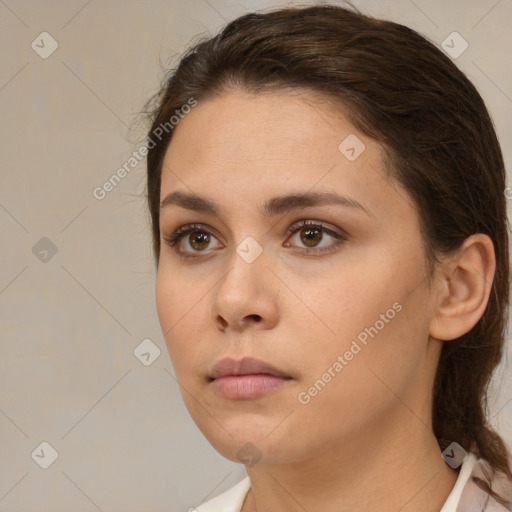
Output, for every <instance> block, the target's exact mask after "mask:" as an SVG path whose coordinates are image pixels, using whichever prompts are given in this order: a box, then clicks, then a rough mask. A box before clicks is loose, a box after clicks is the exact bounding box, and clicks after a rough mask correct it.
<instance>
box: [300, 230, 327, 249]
mask: <svg viewBox="0 0 512 512" xmlns="http://www.w3.org/2000/svg"><path fill="white" fill-rule="evenodd" d="M322 237H323V232H322V230H321V229H318V228H317V227H314V228H309V227H308V228H304V229H301V231H300V239H301V240H302V242H303V243H304V244H305V245H307V246H308V247H315V246H316V244H319V243H320V242H321V241H322Z"/></svg>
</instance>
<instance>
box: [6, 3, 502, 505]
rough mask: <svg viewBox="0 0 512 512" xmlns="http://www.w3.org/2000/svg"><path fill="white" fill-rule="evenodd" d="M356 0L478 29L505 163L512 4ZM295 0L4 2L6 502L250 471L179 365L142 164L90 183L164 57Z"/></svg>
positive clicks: (229, 481) (167, 500)
mask: <svg viewBox="0 0 512 512" xmlns="http://www.w3.org/2000/svg"><path fill="white" fill-rule="evenodd" d="M290 3H297V2H290ZM354 3H355V4H356V5H357V6H358V7H360V8H361V9H362V10H363V11H365V12H368V13H369V14H373V15H376V16H382V17H386V18H388V19H392V20H395V21H398V22H401V23H404V24H406V25H409V26H411V27H412V28H415V29H416V30H418V31H419V32H421V33H423V34H425V35H427V36H428V37H430V38H431V39H432V40H433V41H434V42H436V43H437V44H438V45H440V46H441V45H442V42H443V41H444V40H445V39H446V38H447V37H448V36H449V35H450V34H451V33H452V32H454V31H457V32H458V33H459V34H460V35H461V36H462V38H463V39H464V40H465V41H467V43H468V44H469V46H468V48H467V50H466V51H464V52H463V53H462V54H461V55H460V56H458V57H456V62H457V64H458V65H459V66H460V67H461V68H462V69H463V70H464V71H465V72H466V73H467V75H468V76H469V78H470V79H471V80H473V82H474V83H475V84H476V86H477V87H478V89H479V90H480V91H481V93H482V95H483V97H484V98H485V100H486V102H487V105H488V107H489V109H490V112H491V114H492V116H493V118H494V121H495V124H496V127H497V131H498V133H499V136H500V139H501V142H502V145H503V150H504V152H505V157H506V161H507V165H508V167H510V161H511V156H512V69H511V60H510V55H512V39H511V37H510V20H511V19H512V3H511V2H510V1H506V0H502V1H496V0H479V1H476V0H470V1H468V0H456V1H454V0H450V1H447V0H435V1H432V0H414V1H413V0H385V1H377V0H375V1H366V2H365V1H357V0H356V1H355V2H354ZM285 5H287V4H286V3H285V2H269V1H263V0H261V1H258V0H252V1H249V0H246V1H235V0H190V1H178V0H166V1H164V0H151V1H150V0H145V1H135V0H130V1H126V0H125V1H121V0H106V1H100V0H89V1H87V0H73V1H64V0H60V1H59V0H53V1H44V2H43V1H28V0H0V44H1V47H2V53H1V63H0V108H1V125H0V126H1V128H0V129H1V149H2V169H1V185H0V236H1V253H0V258H1V259H0V329H1V341H0V442H1V448H0V450H1V451H0V512H31V511H52V512H60V511H69V510H73V511H74V512H93V511H97V510H100V511H104V512H107V511H112V512H115V511H123V512H129V511H141V510H144V511H171V512H174V511H186V510H187V509H188V508H189V507H192V506H197V505H198V504H199V503H201V502H202V501H203V500H205V499H207V498H209V497H211V496H213V495H215V494H218V493H219V492H220V491H222V490H224V489H226V488H227V487H229V486H231V485H233V484H234V483H235V482H236V481H238V480H239V479H240V478H241V476H242V475H243V474H244V468H243V466H241V465H239V464H234V463H231V462H229V461H227V460H225V459H223V458H222V457H221V456H220V455H218V454H217V453H216V452H215V451H214V450H213V449H212V448H211V447H210V446H209V444H208V443H207V442H206V441H205V440H204V438H203V437H202V435H201V434H200V432H199V430H198V429H197V428H196V427H195V425H194V424H193V423H192V421H191V420H190V419H189V417H188V415H187V412H186V410H185V408H184V406H183V404H182V401H181V398H180V395H179V390H178V387H177V384H176V381H175V379H174V377H173V375H174V374H173V370H172V367H171V364H170V361H169V358H168V355H167V353H166V351H165V344H164V341H163V337H162V335H161V332H160V328H159V324H158V319H157V316H156V312H155V305H154V280H155V275H154V266H153V261H152V255H151V251H150V247H151V243H150V236H149V229H148V226H149V225H148V218H147V215H146V212H145V204H144V201H143V199H142V193H143V192H144V186H145V183H144V179H145V165H144V162H141V163H138V164H137V165H136V166H133V167H130V166H127V167H126V168H127V169H129V170H130V172H129V173H127V175H126V176H125V177H124V178H123V180H122V181H121V182H120V183H119V184H118V185H117V186H116V187H114V188H113V189H112V190H110V191H108V192H105V193H104V194H100V193H99V192H98V191H96V194H95V193H94V190H95V189H97V188H98V187H102V185H103V184H104V183H105V181H106V180H108V179H109V177H110V176H111V175H112V174H113V173H115V172H116V170H117V169H119V168H120V167H121V166H122V165H123V164H125V163H126V162H127V161H128V159H129V158H130V156H131V154H132V152H133V151H134V149H135V148H136V147H137V144H138V142H140V141H141V140H142V138H143V137H144V133H143V131H142V130H141V129H140V128H137V126H138V125H137V124H136V123H135V121H136V114H137V112H138V111H140V109H141V108H142V106H143V104H144V101H145V100H146V99H147V98H148V96H149V95H150V94H151V93H153V92H154V91H155V90H156V87H157V85H158V83H159V81H160V79H161V78H162V74H161V68H160V63H163V64H165V63H168V62H173V63H174V62H176V56H177V55H179V54H180V53H181V52H182V51H183V50H184V49H185V47H186V46H187V44H188V43H189V42H190V41H191V40H192V38H195V36H197V34H205V33H207V32H210V33H212V34H213V33H215V32H216V31H218V30H219V29H220V28H221V27H222V26H223V24H224V23H225V22H226V21H228V20H230V19H232V18H234V17H235V16H237V15H240V14H242V13H244V12H247V11H250V10H256V9H264V8H267V7H270V6H272V7H274V6H275V7H278V6H285ZM463 44H464V42H463V40H462V39H457V40H456V41H455V43H454V45H455V50H458V51H460V50H461V49H463V46H461V45H463ZM57 45H58V46H57ZM452 46H453V45H452ZM170 59H171V60H170ZM104 190H105V189H104ZM101 195H104V197H102V198H97V197H95V196H98V197H99V196H101ZM510 197H511V198H512V189H511V194H510ZM147 339H149V340H151V341H150V342H149V341H145V342H144V343H145V344H144V345H142V346H141V348H140V349H139V352H137V351H136V353H138V354H139V357H140V359H138V358H137V357H136V355H135V354H134V350H135V349H136V347H138V346H139V345H140V343H141V342H143V340H147ZM158 349H159V350H160V351H161V354H160V356H159V357H157V358H156V359H155V357H156V356H157V355H158ZM140 354H144V355H143V356H141V355H140ZM148 354H149V355H148ZM509 354H510V348H509ZM496 377H497V378H496V380H497V381H500V382H502V384H501V387H500V388H496V390H495V394H494V398H493V400H492V415H493V422H494V423H495V424H496V425H497V427H498V429H499V431H500V432H501V433H502V435H503V436H505V438H506V439H507V441H508V442H509V443H511V442H512V433H511V430H512V428H511V427H512V392H511V385H510V384H511V382H512V371H511V370H510V367H509V366H506V365H502V367H501V368H500V369H499V372H497V375H496ZM41 443H48V444H41ZM55 457H57V458H56V459H55ZM50 463H51V466H49V467H48V468H47V469H44V467H42V466H45V465H48V464H50Z"/></svg>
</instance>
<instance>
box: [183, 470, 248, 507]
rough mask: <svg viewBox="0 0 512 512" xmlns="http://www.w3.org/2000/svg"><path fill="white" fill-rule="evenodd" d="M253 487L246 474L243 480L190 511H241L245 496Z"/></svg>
mask: <svg viewBox="0 0 512 512" xmlns="http://www.w3.org/2000/svg"><path fill="white" fill-rule="evenodd" d="M250 487H251V481H250V480H249V477H248V476H246V477H245V478H244V479H243V480H241V481H240V482H238V483H237V484H236V485H234V486H233V487H231V488H230V489H228V490H227V491H225V492H224V493H222V494H219V496H216V497H215V498H213V499H211V500H209V501H207V502H206V503H203V504H202V505H200V506H199V507H197V508H192V509H189V510H190V512H240V508H241V507H242V504H243V502H244V499H245V496H246V495H247V492H248V491H249V488H250Z"/></svg>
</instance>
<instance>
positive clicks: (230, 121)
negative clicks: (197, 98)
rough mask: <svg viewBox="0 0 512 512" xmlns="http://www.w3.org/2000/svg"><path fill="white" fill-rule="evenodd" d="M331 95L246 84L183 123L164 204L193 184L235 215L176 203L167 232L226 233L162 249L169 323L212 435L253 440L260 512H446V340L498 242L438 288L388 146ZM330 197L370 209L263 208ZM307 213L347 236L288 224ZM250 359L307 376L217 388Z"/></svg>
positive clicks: (161, 279)
mask: <svg viewBox="0 0 512 512" xmlns="http://www.w3.org/2000/svg"><path fill="white" fill-rule="evenodd" d="M324 100H325V98H322V97H321V96H318V95H317V94H314V93H312V92H308V91H305V90H302V91H299V90H295V91H294V92H292V91H286V90H283V91H280V92H271V93H263V94H258V95H249V94H248V93H246V92H244V91H241V90H238V89H231V90H229V91H225V92H224V93H223V94H221V95H218V96H216V97H214V98H211V99H207V100H204V101H201V102H199V104H198V106H197V107H195V108H194V109H193V110H192V111H191V113H190V114H188V115H187V116H186V117H185V118H184V119H182V120H181V121H180V123H179V125H178V126H177V127H176V128H175V133H174V135H173V138H172V141H171V143H170V145H169V147H168V150H167V152H166V155H165V160H164V167H163V172H162V183H161V199H163V198H164V197H166V195H167V194H169V193H170V192H173V191H181V192H183V193H195V194H198V195H201V196H206V197H208V198H209V199H211V200H212V201H214V202H215V203H217V204H218V207H219V208H220V212H221V215H220V217H218V218H217V217H215V216H214V215H212V214H210V213H202V212H197V211H193V210H190V209H188V208H184V207H182V206H178V205H176V204H170V205H167V206H165V207H163V208H161V213H160V226H161V235H162V239H163V238H165V237H168V236H169V235H171V234H172V233H173V232H174V231H175V230H176V229H177V228H179V227H180V226H184V225H187V224H203V225H205V228H206V229H207V231H208V232H209V233H211V235H210V241H209V245H208V242H207V243H206V244H203V245H206V247H207V248H206V249H205V250H203V251H200V250H199V251H198V250H197V247H198V245H197V236H196V238H194V235H190V234H187V235H184V236H183V237H182V239H181V242H180V244H181V245H179V247H180V248H181V249H182V250H183V251H188V252H187V253H188V254H191V253H192V254H196V255H197V254H198V255H199V256H198V257H197V258H195V259H186V258H183V257H180V256H179V255H178V253H177V252H175V250H173V249H172V248H171V247H170V246H169V245H167V244H165V242H164V241H163V242H162V248H161V252H160V261H159V267H158V274H157V286H156V301H157V310H158V315H159V319H160V324H161V328H162V332H163V333H164V335H165V339H166V344H167V348H168V351H169V354H170V357H171V359H172V363H173V366H174V369H175V372H176V377H177V379H178V382H179V383H180V386H181V390H182V395H183V399H184V401H185V404H186V406H187V409H188V410H189V412H190V414H191V416H192V418H193V420H194V421H195V423H196V424H197V425H198V427H199V428H200V430H201V431H202V432H203V434H204V435H205V436H206V438H207V439H208V440H209V441H210V443H211V444H212V445H213V446H214V447H215V448H216V449H217V450H218V451H219V452H220V453H221V454H222V455H224V456H225V457H227V458H229V459H231V460H234V461H238V462H239V461H240V459H239V455H238V451H239V450H240V448H241V447H243V446H244V445H246V443H251V445H250V448H246V450H247V449H248V450H249V452H250V454H252V456H253V461H249V463H248V464H247V466H246V467H247V472H248V474H249V476H250V478H251V490H250V492H249V493H248V495H247V497H246V500H245V502H244V505H243V509H242V510H243V511H244V512H250V511H255V510H258V512H262V511H271V510H283V511H296V510H297V511H298V510H301V511H303V510H307V511H308V512H315V511H320V510H322V512H329V511H333V512H334V511H336V512H340V511H341V512H345V511H352V510H358V511H360V512H365V511H370V510H371V511H374V510H380V511H384V512H386V511H394V512H396V511H397V510H400V511H401V512H408V511H415V512H427V511H428V512H434V511H439V510H440V509H441V507H442V505H443V503H444V502H445V500H446V498H447V496H448V494H449V493H450V491H451V489H452V487H453V485H454V483H455V480H456V478H457V471H455V470H453V469H451V468H450V467H449V466H448V465H447V464H446V463H445V462H444V460H443V459H442V457H441V452H440V450H439V447H438V444H437V441H436V439H435V437H434V434H433V432H432V430H431V412H430V408H431V389H432V386H433V382H434V374H435V369H436V366H437V362H438V358H439V353H440V349H441V343H442V342H440V341H439V340H453V339H454V338H456V337H458V336H460V335H461V334H463V333H465V332H467V331H469V330H470V329H471V328H472V327H473V326H474V325H475V324H476V322H477V321H478V319H479V318H480V317H481V315H482V314H483V311H484V309H485V306H486V304H487V300H488V296H489V292H490V286H491V283H492V278H493V275H494V270H495V260H494V251H493V246H492V242H491V241H490V239H489V238H488V237H486V236H485V235H480V234H476V235H473V236H472V237H470V238H468V239H467V240H466V242H465V243H464V245H463V246H462V247H461V249H460V250H459V251H457V252H456V253H454V254H453V255H452V256H450V257H449V258H445V259H444V260H443V261H442V265H440V266H439V267H438V268H437V271H436V273H435V276H434V280H433V282H432V284H431V286H430V287H429V286H428V281H427V274H426V265H425V259H424V255H423V252H422V245H421V235H420V231H419V220H418V213H417V211H416V208H415V206H414V204H413V203H412V201H411V199H410V196H409V195H408V194H407V192H406V191H405V190H404V189H403V188H401V187H400V186H399V185H398V184H396V183H394V182H391V181H390V180H389V178H387V177H386V172H385V170H384V167H383V163H382V161H383V154H384V153H383V149H382V147H381V146H380V145H379V143H378V142H376V141H374V140H372V139H370V138H368V137H367V136H365V135H363V134H362V133H360V132H359V131H358V130H356V129H355V127H354V126H353V125H352V124H351V123H350V121H349V120H348V118H347V116H346V115H345V114H344V111H343V108H342V107H341V106H339V107H338V108H335V107H334V106H333V105H329V104H328V103H327V102H326V101H324ZM349 134H355V135H356V136H357V137H358V138H359V139H360V140H361V141H362V142H363V143H364V144H365V149H364V151H363V152H362V153H361V154H360V155H359V156H358V158H357V159H355V160H354V161H349V160H348V159H347V158H346V157H345V155H344V154H342V153H341V152H340V150H339V149H338V146H339V145H340V143H341V142H342V141H343V140H344V139H345V138H346V137H347V136H348V135H349ZM323 191H327V192H334V191H335V192H337V193H339V194H344V195H346V196H349V197H350V198H353V199H356V200H357V201H359V202H360V203H361V204H362V205H364V207H365V208H366V209H367V210H369V212H370V214H365V213H364V212H362V211H360V210H358V209H355V208H349V207H346V206H340V205H321V206H310V207H301V208H300V209H296V210H292V211H288V212H283V213H281V214H279V215H276V216H272V217H266V216H264V215H263V214H262V213H261V212H260V209H259V208H260V205H262V204H263V203H264V202H265V201H266V200H268V199H269V198H271V197H275V196H282V195H286V194H291V193H298V192H323ZM300 220H311V221H321V222H323V223H324V224H325V225H326V226H327V227H328V228H329V229H332V230H334V231H335V232H337V233H345V238H346V240H345V241H343V242H341V243H339V241H338V240H336V239H335V238H333V237H331V236H329V235H328V233H326V232H321V235H322V238H321V241H318V239H315V240H317V245H318V246H319V247H318V248H317V249H316V251H317V252H316V253H315V249H314V248H313V247H314V246H313V247H312V246H308V245H306V244H305V243H304V241H303V240H304V238H302V239H301V232H302V234H303V235H304V231H305V230H304V229H303V228H300V227H299V228H298V231H297V232H296V233H295V234H291V235H290V234H289V233H287V228H289V227H290V226H293V225H294V224H296V223H297V222H298V221H300ZM301 229H302V231H301ZM306 230H307V228H306ZM247 236H251V237H253V238H254V239H255V240H256V241H257V242H258V244H259V245H260V246H261V248H262V250H263V252H262V253H261V255H260V256H259V257H258V258H257V259H256V260H255V261H254V262H252V263H247V262H246V261H245V260H244V259H243V258H242V257H241V256H240V255H239V254H238V253H237V251H236V248H237V246H238V245H239V244H240V243H241V242H242V241H243V240H244V239H245V238H246V237H247ZM194 242H196V243H195V245H191V243H194ZM175 249H176V247H175ZM328 249H332V250H331V251H329V252H327V250H328ZM194 250H195V252H194ZM308 251H310V252H309V254H308ZM321 251H325V252H321ZM394 303H399V304H400V305H401V306H402V309H401V311H400V312H398V313H396V315H395V316H394V318H393V319H391V320H389V321H388V322H387V323H385V326H384V327H383V328H382V329H380V330H379V332H378V334H377V335H376V336H375V337H373V338H369V339H368V343H367V345H366V346H363V348H362V350H360V352H358V353H357V355H355V356H354V357H353V359H352V360H350V361H348V362H347V364H346V366H344V367H343V369H342V371H340V372H339V373H337V374H336V377H334V378H332V379H331V381H330V382H329V383H328V384H327V385H326V386H325V387H324V388H323V389H322V390H321V391H320V392H318V393H317V394H316V395H315V396H314V397H311V400H310V401H309V403H307V404H302V403H300V402H299V400H298V398H297V397H298V395H299V393H300V392H304V391H307V390H308V389H309V388H310V387H311V386H312V384H313V383H314V382H315V381H318V379H320V378H321V377H322V375H323V374H324V373H325V372H326V370H327V369H328V368H329V367H332V366H333V363H334V362H335V361H336V360H337V357H338V356H339V355H343V354H344V353H345V352H346V351H347V350H349V348H350V346H351V343H352V341H353V340H355V339H356V336H357V335H358V334H359V333H361V331H364V329H365V328H367V327H370V326H374V325H375V323H376V321H377V320H379V318H381V317H380V315H381V314H383V313H385V312H386V311H387V310H389V308H392V305H393V304H394ZM244 356H252V357H255V358H257V359H261V360H263V361H266V362H268V363H270V364H272V365H274V366H276V367H277V368H279V369H281V370H282V371H284V372H285V373H286V374H287V375H289V376H290V377H292V379H291V380H289V381H288V382H286V383H285V384H284V385H283V386H281V387H280V388H278V389H275V390H273V391H271V392H269V393H267V394H266V395H264V396H262V397H260V398H257V399H245V400H234V399H227V398H224V397H222V396H219V395H218V394H216V393H215V392H214V391H213V390H212V386H211V384H210V382H209V380H208V375H209V374H210V372H211V369H212V367H213V365H214V364H215V363H216V362H217V361H219V360H220V359H223V358H225V357H232V358H234V359H240V358H242V357H244Z"/></svg>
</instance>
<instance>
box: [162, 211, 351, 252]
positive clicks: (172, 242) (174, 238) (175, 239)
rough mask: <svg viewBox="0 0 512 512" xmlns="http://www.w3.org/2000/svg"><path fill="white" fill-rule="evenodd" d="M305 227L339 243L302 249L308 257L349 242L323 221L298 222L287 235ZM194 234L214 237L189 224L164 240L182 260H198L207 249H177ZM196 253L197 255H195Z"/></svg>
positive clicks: (199, 226)
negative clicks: (183, 239) (181, 242)
mask: <svg viewBox="0 0 512 512" xmlns="http://www.w3.org/2000/svg"><path fill="white" fill-rule="evenodd" d="M305 227H312V228H319V229H320V230H322V231H323V232H324V233H326V234H328V235H329V236H332V237H333V238H334V239H336V240H338V243H335V244H333V245H331V246H329V247H327V248H320V249H318V248H312V249H305V248H302V249H305V250H303V251H301V252H302V253H305V254H308V255H314V254H321V253H327V252H332V251H334V250H336V249H337V247H338V246H339V245H341V244H342V243H343V242H346V241H347V237H346V236H344V235H342V234H340V233H336V232H335V231H333V230H332V229H329V228H328V227H327V226H325V225H324V224H323V223H322V222H321V221H311V220H301V221H299V222H296V223H295V224H293V225H292V226H290V227H289V228H288V229H287V231H286V234H287V235H290V236H291V235H294V234H295V233H298V232H299V231H301V230H302V229H304V228H305ZM193 232H201V233H206V234H208V235H212V233H211V232H210V231H209V230H208V229H207V228H206V226H204V225H203V224H188V225H186V226H181V227H179V228H178V229H177V230H176V231H174V232H173V233H171V235H169V236H164V237H162V239H163V241H164V242H165V244H166V245H168V246H169V247H170V248H171V249H172V250H173V251H174V252H176V254H177V255H178V256H180V257H182V258H198V257H201V256H202V255H203V254H202V253H203V252H206V251H207V249H206V250H205V251H194V252H193V253H189V252H187V251H181V250H180V249H179V248H177V247H176V246H177V245H178V244H179V242H180V240H181V239H182V238H183V237H184V236H185V235H187V234H188V233H193ZM194 253H196V254H194Z"/></svg>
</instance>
